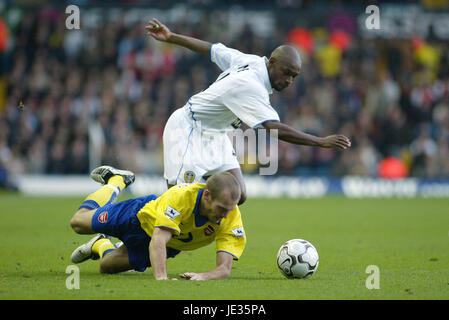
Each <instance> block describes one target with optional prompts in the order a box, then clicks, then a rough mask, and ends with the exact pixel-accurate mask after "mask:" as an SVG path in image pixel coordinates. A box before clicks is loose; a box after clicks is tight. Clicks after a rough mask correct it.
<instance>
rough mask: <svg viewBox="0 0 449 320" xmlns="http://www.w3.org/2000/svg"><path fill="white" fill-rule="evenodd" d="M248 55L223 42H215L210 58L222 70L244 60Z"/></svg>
mask: <svg viewBox="0 0 449 320" xmlns="http://www.w3.org/2000/svg"><path fill="white" fill-rule="evenodd" d="M246 56H247V55H246V54H244V53H242V52H240V51H238V50H236V49H232V48H228V47H226V46H225V45H223V44H222V43H214V44H212V46H211V48H210V59H211V61H212V62H213V63H215V64H216V65H217V66H218V67H219V68H220V69H221V70H222V71H224V70H226V69H229V68H230V67H232V66H233V65H236V64H239V63H241V62H243V60H244V59H245V57H246Z"/></svg>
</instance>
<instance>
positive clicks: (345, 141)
mask: <svg viewBox="0 0 449 320" xmlns="http://www.w3.org/2000/svg"><path fill="white" fill-rule="evenodd" d="M350 146H351V140H349V138H348V137H346V136H344V135H342V134H333V135H330V136H327V137H324V138H321V143H320V147H322V148H340V149H347V148H349V147H350Z"/></svg>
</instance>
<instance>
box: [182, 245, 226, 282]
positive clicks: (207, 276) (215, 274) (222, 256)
mask: <svg viewBox="0 0 449 320" xmlns="http://www.w3.org/2000/svg"><path fill="white" fill-rule="evenodd" d="M233 259H234V258H233V257H232V256H231V255H230V254H229V253H226V252H217V267H216V268H215V269H213V270H211V271H207V272H202V273H194V272H185V273H183V274H180V275H179V276H180V277H181V278H184V279H189V280H212V279H226V278H229V277H230V275H231V268H232V261H233Z"/></svg>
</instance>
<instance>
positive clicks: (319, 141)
mask: <svg viewBox="0 0 449 320" xmlns="http://www.w3.org/2000/svg"><path fill="white" fill-rule="evenodd" d="M262 125H263V127H264V128H265V129H267V130H269V131H270V130H277V131H278V139H279V140H282V141H286V142H290V143H294V144H301V145H306V146H317V147H322V148H340V149H347V148H349V147H350V146H351V141H350V140H349V138H348V137H346V136H344V135H342V134H334V135H330V136H327V137H324V138H320V137H316V136H314V135H311V134H308V133H305V132H301V131H298V130H296V129H294V128H292V127H290V126H289V125H286V124H285V123H282V122H278V121H267V122H265V123H263V124H262Z"/></svg>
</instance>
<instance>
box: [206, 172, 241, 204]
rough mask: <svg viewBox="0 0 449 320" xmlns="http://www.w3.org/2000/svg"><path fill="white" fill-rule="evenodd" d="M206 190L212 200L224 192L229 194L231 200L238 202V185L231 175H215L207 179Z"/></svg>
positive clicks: (227, 173) (222, 173)
mask: <svg viewBox="0 0 449 320" xmlns="http://www.w3.org/2000/svg"><path fill="white" fill-rule="evenodd" d="M206 189H207V190H209V191H210V194H211V197H212V199H217V197H220V195H222V194H223V193H225V192H229V194H230V196H231V198H232V200H238V199H240V196H241V189H240V183H239V181H238V180H237V178H236V177H234V175H233V174H232V173H229V172H221V173H216V174H214V175H212V176H210V177H209V179H207V182H206Z"/></svg>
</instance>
